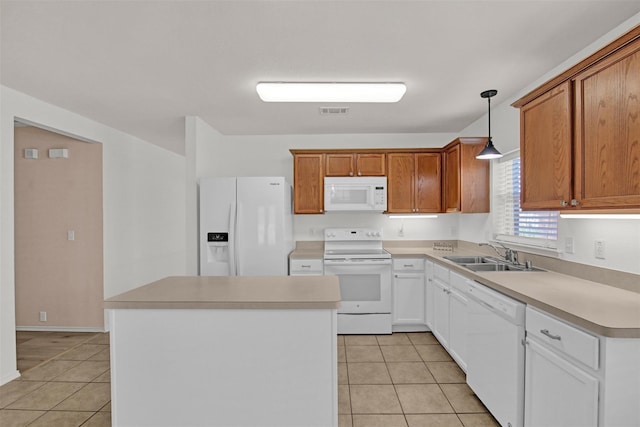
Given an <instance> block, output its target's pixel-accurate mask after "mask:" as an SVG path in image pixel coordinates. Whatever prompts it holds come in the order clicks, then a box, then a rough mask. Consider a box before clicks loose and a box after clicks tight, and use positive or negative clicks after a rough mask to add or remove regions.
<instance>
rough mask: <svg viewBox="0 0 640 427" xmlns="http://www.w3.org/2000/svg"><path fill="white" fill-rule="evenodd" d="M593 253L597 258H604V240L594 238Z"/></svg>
mask: <svg viewBox="0 0 640 427" xmlns="http://www.w3.org/2000/svg"><path fill="white" fill-rule="evenodd" d="M594 255H595V257H596V258H598V259H605V245H604V240H596V241H595V245H594Z"/></svg>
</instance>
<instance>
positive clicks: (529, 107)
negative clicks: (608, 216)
mask: <svg viewBox="0 0 640 427" xmlns="http://www.w3.org/2000/svg"><path fill="white" fill-rule="evenodd" d="M571 105H572V91H571V83H570V82H569V81H567V82H565V83H563V84H562V85H560V86H558V87H556V88H554V89H552V90H550V91H549V92H547V93H545V94H544V95H542V96H540V97H539V98H536V99H534V100H533V101H531V102H529V103H528V104H525V105H524V106H523V107H522V108H521V109H520V165H521V184H522V188H521V206H522V209H556V210H557V209H561V208H563V207H564V206H568V205H569V204H570V201H571V198H572V196H571V195H572V179H571V164H572V162H571V159H572V154H571V153H572V134H571V129H572V126H571V117H572V107H571Z"/></svg>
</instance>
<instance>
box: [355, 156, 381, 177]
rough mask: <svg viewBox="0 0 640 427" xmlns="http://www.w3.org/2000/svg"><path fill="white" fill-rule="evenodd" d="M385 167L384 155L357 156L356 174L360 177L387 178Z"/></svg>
mask: <svg viewBox="0 0 640 427" xmlns="http://www.w3.org/2000/svg"><path fill="white" fill-rule="evenodd" d="M385 165H386V161H385V155H384V154H378V153H371V154H368V153H361V154H356V172H357V175H358V176H385V174H386V168H385Z"/></svg>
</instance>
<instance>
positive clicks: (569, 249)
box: [564, 237, 574, 254]
mask: <svg viewBox="0 0 640 427" xmlns="http://www.w3.org/2000/svg"><path fill="white" fill-rule="evenodd" d="M564 251H565V253H568V254H572V253H573V252H574V249H573V237H565V238H564Z"/></svg>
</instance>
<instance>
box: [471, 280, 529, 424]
mask: <svg viewBox="0 0 640 427" xmlns="http://www.w3.org/2000/svg"><path fill="white" fill-rule="evenodd" d="M467 296H468V297H469V301H468V307H467V308H468V312H467V315H468V317H467V321H468V323H467V326H468V329H467V384H469V387H471V388H472V389H473V391H474V392H475V393H476V395H477V396H478V398H479V399H480V400H481V401H482V403H484V405H485V406H486V407H487V409H489V412H491V414H492V415H493V416H494V417H495V418H496V420H498V422H499V423H500V425H501V426H503V427H522V426H523V425H524V356H525V349H524V333H525V332H524V331H525V329H524V317H525V308H526V305H525V304H523V303H521V302H519V301H516V300H514V299H512V298H509V297H507V296H505V295H502V294H501V293H499V292H496V291H494V290H492V289H489V288H488V287H486V286H483V285H481V284H479V283H477V282H474V281H472V280H469V281H467Z"/></svg>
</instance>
